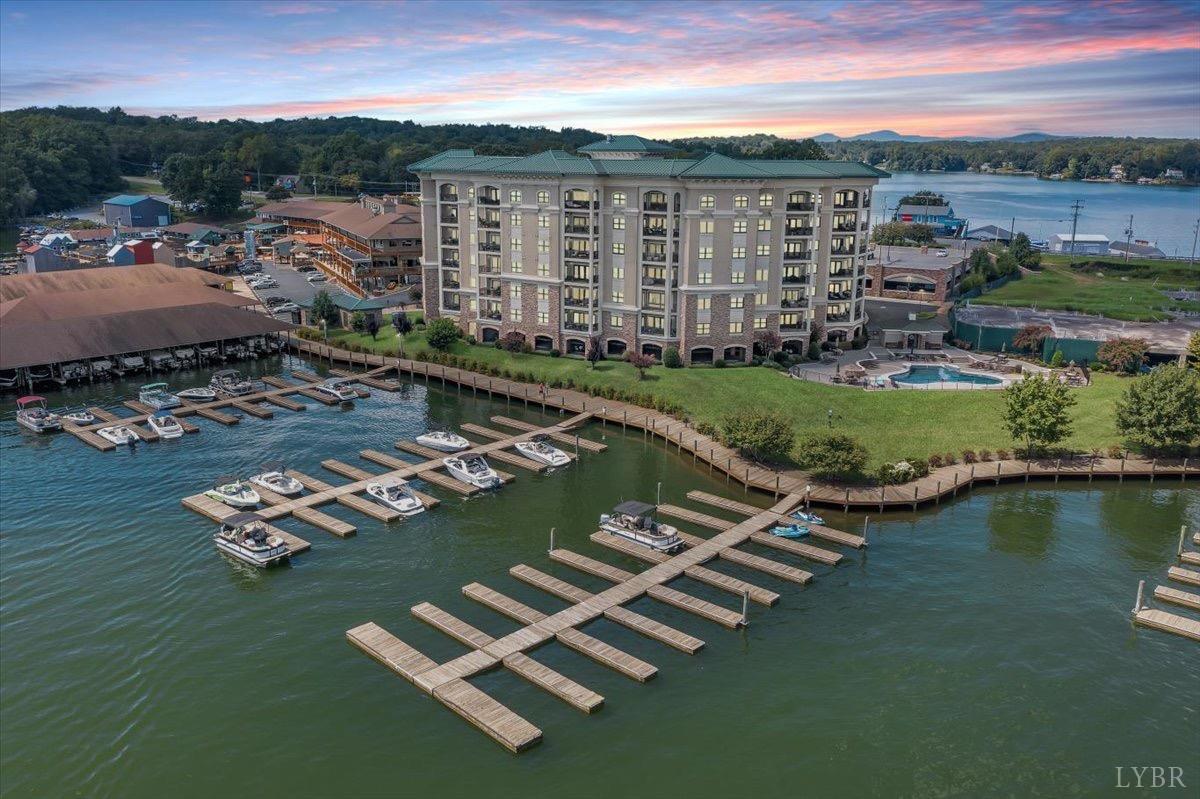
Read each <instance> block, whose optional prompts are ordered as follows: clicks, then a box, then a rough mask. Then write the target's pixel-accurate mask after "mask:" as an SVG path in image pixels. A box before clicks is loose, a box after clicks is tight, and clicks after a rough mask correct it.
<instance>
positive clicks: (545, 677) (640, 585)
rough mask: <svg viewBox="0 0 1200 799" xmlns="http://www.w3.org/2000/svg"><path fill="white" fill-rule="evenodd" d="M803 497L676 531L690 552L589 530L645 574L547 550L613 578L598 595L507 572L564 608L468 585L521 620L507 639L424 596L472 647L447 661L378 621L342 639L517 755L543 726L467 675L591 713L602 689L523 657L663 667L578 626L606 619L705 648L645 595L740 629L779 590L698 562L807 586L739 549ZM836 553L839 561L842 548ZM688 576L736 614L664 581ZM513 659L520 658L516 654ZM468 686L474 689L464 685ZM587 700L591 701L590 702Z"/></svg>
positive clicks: (787, 570)
mask: <svg viewBox="0 0 1200 799" xmlns="http://www.w3.org/2000/svg"><path fill="white" fill-rule="evenodd" d="M709 496H712V495H709ZM717 499H720V498H717ZM802 499H803V497H800V496H798V495H788V496H786V497H784V499H783V500H782V501H780V502H778V503H777V504H776V505H775V506H774V507H772V508H770V509H761V508H760V509H755V512H754V514H753V515H751V516H750V518H748V519H745V520H744V521H741V522H722V524H721V528H722V529H721V530H720V531H719V532H718V533H717V534H716V535H714V536H713V537H712V538H710V539H703V538H699V537H697V536H692V535H688V534H686V533H680V535H681V537H682V538H683V539H684V540H685V543H686V545H687V548H686V549H685V550H684V551H682V552H680V553H679V554H676V555H668V554H665V553H663V552H658V551H656V550H654V549H651V548H649V547H646V546H642V545H639V544H637V543H634V542H633V541H631V540H629V539H627V538H622V537H620V536H616V535H613V534H611V533H608V532H604V531H599V532H597V533H595V534H593V535H592V540H593V541H594V542H596V543H598V544H601V545H602V546H605V547H608V548H609V549H612V550H615V551H617V552H619V553H621V554H622V555H624V556H628V557H631V558H635V559H637V560H641V561H644V562H647V563H649V564H650V566H649V568H647V569H646V570H645V571H642V572H640V573H633V572H630V571H626V570H625V569H622V568H619V567H617V566H613V565H611V564H608V563H605V562H603V561H599V560H595V559H593V558H589V557H587V556H586V555H581V554H578V553H575V552H571V551H569V550H565V549H561V548H558V549H551V550H550V551H549V552H548V553H547V556H548V558H549V559H550V560H551V561H553V562H555V563H558V564H561V565H563V566H566V567H569V568H572V569H576V570H578V571H581V572H584V573H586V574H589V575H592V576H594V577H599V578H601V579H604V580H607V581H608V582H610V583H612V584H613V585H612V586H611V587H609V588H607V589H604V590H602V591H600V592H598V593H592V592H590V591H586V590H584V589H582V588H579V587H577V586H575V585H572V584H571V583H569V582H567V581H566V580H563V579H560V578H559V577H556V576H554V575H551V574H547V573H545V572H542V571H539V570H538V569H536V568H534V567H532V566H529V565H527V564H523V563H522V564H518V565H516V566H513V567H512V568H511V569H510V570H509V573H510V575H511V576H512V577H513V578H515V579H517V580H519V581H520V582H522V583H524V584H526V585H528V586H532V587H534V588H537V589H539V590H541V591H543V592H545V593H547V594H549V595H551V596H553V597H557V598H558V599H560V600H563V601H565V602H569V603H571V604H570V606H569V607H567V608H565V609H563V610H560V611H558V612H554V613H548V612H543V611H541V610H538V609H536V608H534V607H530V606H529V605H526V604H525V603H523V602H519V601H517V600H516V599H513V598H511V597H509V596H506V595H505V594H503V593H501V592H500V591H497V590H495V589H494V588H491V587H489V586H485V585H482V584H480V583H471V584H469V585H466V586H464V587H463V589H462V593H463V595H464V596H465V597H467V598H468V599H471V600H473V601H475V602H478V603H480V604H482V605H484V606H485V607H488V608H490V609H491V610H493V611H495V612H497V613H499V614H501V615H504V616H507V617H509V618H511V619H514V620H516V621H518V622H519V623H521V624H523V625H525V626H524V627H522V628H521V629H519V630H516V631H515V632H512V633H510V634H508V635H506V636H503V637H501V638H493V637H492V636H490V635H488V634H486V633H484V632H482V631H481V630H479V629H477V628H475V627H473V626H471V625H469V624H467V623H466V622H463V621H461V620H459V619H457V618H455V617H454V616H452V615H451V614H449V613H447V612H446V611H444V610H442V609H440V608H438V607H436V606H434V605H433V604H431V603H429V602H422V603H420V604H418V605H416V606H415V607H413V609H412V613H413V615H414V616H416V617H417V618H418V619H420V620H422V621H424V622H426V623H428V624H430V625H432V626H433V627H435V628H436V629H438V630H441V631H442V632H444V633H445V634H447V635H449V636H450V637H452V638H454V639H455V640H456V641H458V642H459V643H461V644H463V645H464V646H466V647H469V648H470V649H471V651H470V652H468V653H467V654H465V655H461V656H459V657H456V658H453V659H451V660H449V661H447V662H445V663H441V664H438V663H436V662H435V661H434V660H433V659H431V658H429V657H426V656H425V655H423V654H421V653H420V652H419V651H417V650H416V649H414V648H413V647H411V646H409V645H408V644H406V643H404V642H403V641H401V640H400V639H399V638H397V637H396V636H394V635H392V634H391V633H389V632H387V631H386V630H384V629H383V628H382V627H380V626H379V625H378V624H376V623H374V622H368V623H366V624H363V625H360V626H358V627H355V628H353V629H351V630H348V631H347V632H346V638H347V640H348V641H349V642H350V643H351V644H353V645H354V646H356V647H358V648H359V649H361V650H363V651H364V652H366V653H367V654H368V655H370V656H371V657H373V658H375V659H376V660H378V661H379V662H381V663H383V664H384V665H386V666H388V667H389V668H391V669H392V670H393V671H395V672H396V673H398V674H400V675H401V676H403V677H404V678H405V679H406V680H408V681H409V682H411V683H413V684H414V685H416V686H417V687H418V688H420V689H421V690H423V691H425V692H426V693H428V694H430V695H431V696H433V698H435V699H437V700H438V701H439V702H441V703H442V704H444V705H446V706H447V707H448V708H450V709H451V710H452V711H454V712H455V713H456V714H458V715H459V716H461V717H462V718H464V719H466V720H467V721H468V722H470V723H471V724H472V725H474V726H475V727H477V728H479V729H480V730H481V731H483V732H484V733H485V734H487V735H488V736H489V737H491V738H492V739H493V740H495V741H496V742H498V743H499V744H500V745H502V746H504V747H505V748H506V749H508V750H509V751H511V752H514V753H517V752H521V751H524V750H525V749H527V748H528V747H530V746H532V745H533V744H535V743H537V742H538V741H540V740H541V738H542V732H541V730H540V729H538V728H537V727H536V726H534V725H533V724H531V723H530V722H529V721H527V720H526V719H525V718H523V717H522V716H521V715H519V714H518V713H516V712H515V711H513V710H511V709H509V708H507V707H506V706H504V705H502V704H500V703H499V702H498V701H496V700H495V699H493V698H491V697H489V696H488V695H487V694H485V693H483V692H481V691H479V690H478V689H476V688H473V687H471V686H469V683H467V682H466V681H467V680H468V679H469V678H470V677H472V676H474V675H477V674H480V673H482V672H485V671H488V670H491V669H494V668H498V667H500V666H503V667H505V668H508V669H509V670H511V671H514V672H515V673H517V674H519V675H520V676H522V677H524V678H525V679H528V680H529V681H530V682H532V683H534V684H535V685H538V686H539V687H541V688H543V689H544V690H546V691H547V692H549V693H550V694H551V695H553V696H556V697H558V698H559V699H561V700H563V701H564V702H566V703H568V704H570V705H571V706H573V707H576V708H578V709H581V710H587V711H589V712H590V710H591V709H594V707H598V706H599V703H600V701H602V698H601V697H600V696H599V694H596V693H595V692H593V691H591V690H589V689H587V688H585V687H584V686H581V685H579V684H578V683H576V682H574V681H573V680H571V679H570V678H569V677H568V676H564V675H561V674H558V673H557V672H554V671H550V670H548V669H546V670H545V671H543V669H545V667H543V666H541V665H540V664H534V663H532V662H526V661H531V659H530V658H528V657H527V656H526V654H525V653H527V652H528V651H529V650H532V649H535V648H537V647H540V646H543V645H545V644H548V643H550V642H552V641H556V642H558V643H560V644H562V645H563V646H565V647H567V648H568V649H573V650H575V651H576V652H578V653H580V654H582V655H584V656H585V657H588V658H590V659H592V660H594V661H596V662H597V663H599V664H601V665H604V666H607V667H608V668H610V669H612V670H614V671H616V672H617V673H618V674H621V675H623V676H625V677H628V678H630V679H633V680H636V681H638V682H645V681H647V680H649V679H651V678H652V677H654V676H655V675H656V674H657V673H658V669H657V667H655V666H654V665H653V664H651V663H648V662H646V661H645V660H642V659H641V658H639V657H637V656H635V655H632V654H630V653H628V652H623V651H621V650H620V649H617V648H616V647H614V646H612V645H610V644H607V643H605V642H603V641H600V640H598V639H597V638H595V637H593V636H591V635H588V634H587V633H586V632H583V631H582V630H581V629H580V628H582V627H583V626H584V625H586V624H588V623H589V622H591V621H594V620H595V619H598V618H601V617H603V618H605V619H607V620H609V621H612V622H614V623H616V624H619V625H621V626H623V627H626V628H628V629H630V630H634V631H635V632H638V633H640V634H642V635H643V636H645V637H647V638H649V639H651V640H653V641H656V642H658V643H662V644H665V645H667V646H670V647H673V648H675V649H677V650H679V651H682V652H686V653H688V654H695V653H696V652H697V651H699V650H700V649H701V648H702V647H703V646H704V642H703V641H702V640H700V639H699V638H696V637H694V636H692V635H690V634H688V633H686V632H683V631H680V630H677V629H675V628H673V627H670V626H668V625H666V624H663V623H661V622H658V621H655V620H653V619H650V618H647V617H646V616H644V615H642V614H640V613H635V612H633V611H631V610H629V609H627V608H625V607H623V605H625V604H626V603H628V602H631V601H634V600H636V599H638V598H640V597H642V596H648V597H650V598H652V599H655V600H657V601H660V602H662V603H664V604H667V605H670V606H672V607H674V608H678V609H680V610H683V611H686V612H688V613H691V614H693V615H694V616H696V617H698V618H700V619H704V620H706V621H711V622H714V623H716V624H718V625H721V626H723V627H726V628H728V629H736V628H738V627H741V626H744V625H745V624H747V623H748V618H747V613H748V607H747V606H748V603H749V602H750V601H751V600H753V601H755V602H758V603H760V604H763V605H772V604H774V603H775V602H776V601H777V600H778V599H779V594H777V593H775V592H774V591H771V590H769V589H766V588H763V587H760V586H756V585H754V584H752V583H750V582H747V581H745V580H740V579H738V578H736V577H733V576H731V575H725V574H722V573H721V572H717V571H715V570H713V569H710V568H708V567H706V566H704V565H702V564H704V563H706V562H708V561H711V560H714V559H717V558H720V559H723V560H727V561H729V562H731V563H735V564H737V565H738V566H740V567H742V568H745V569H749V570H753V571H758V572H760V573H763V574H765V575H768V576H771V577H774V578H776V579H779V580H782V581H785V582H788V583H793V584H806V583H808V582H809V581H810V580H811V579H812V574H810V573H808V572H805V571H803V570H801V569H798V568H796V567H794V566H790V565H788V564H785V563H779V562H777V561H773V560H770V559H768V558H764V557H761V556H759V555H754V554H752V553H749V552H744V551H741V550H739V549H737V547H739V546H742V545H744V544H746V543H748V542H751V541H752V540H753V536H754V535H755V534H758V533H761V532H763V531H764V530H765V529H768V528H769V527H770V526H772V525H774V524H776V522H777V520H778V518H779V516H780V514H782V513H786V512H787V511H789V510H790V509H791V508H794V507H795V506H796V505H798V504H799V502H800V501H802ZM667 507H668V506H661V507H659V508H657V509H656V508H655V506H653V505H649V504H647V503H642V502H626V503H622V504H621V505H619V506H618V507H617V508H616V511H617V512H619V513H629V514H636V515H638V516H648V515H650V514H652V513H653V512H654V511H655V510H660V511H664V512H665V511H666V508H667ZM746 507H750V506H746ZM678 510H680V511H683V510H686V509H682V508H681V509H678ZM698 515H699V516H701V517H703V516H704V514H698ZM708 518H710V519H711V518H714V517H708ZM701 526H704V525H701ZM793 554H795V553H793ZM837 554H839V559H840V553H837ZM836 562H837V561H836V560H835V561H833V563H836ZM829 565H832V564H829ZM684 576H686V577H690V578H692V579H695V580H697V581H699V582H703V583H706V584H708V585H710V586H713V587H715V588H718V589H720V590H724V591H728V592H729V593H732V594H734V595H738V596H740V598H741V600H742V603H741V610H740V612H739V611H737V610H733V609H730V608H726V607H723V606H721V605H718V604H716V603H713V602H709V601H707V600H705V599H701V598H699V597H696V596H692V595H690V594H687V593H685V592H683V591H680V590H678V589H676V588H672V587H669V586H668V585H667V583H670V582H672V581H673V580H676V579H677V578H679V577H684ZM517 657H521V658H524V660H514V658H517ZM546 672H549V673H548V674H547V673H546ZM468 688H469V689H470V690H467V689H468ZM589 703H594V704H592V705H591V706H588V705H589Z"/></svg>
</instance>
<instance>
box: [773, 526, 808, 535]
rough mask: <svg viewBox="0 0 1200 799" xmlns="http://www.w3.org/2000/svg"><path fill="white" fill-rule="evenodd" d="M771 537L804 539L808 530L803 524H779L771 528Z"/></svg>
mask: <svg viewBox="0 0 1200 799" xmlns="http://www.w3.org/2000/svg"><path fill="white" fill-rule="evenodd" d="M771 535H773V536H777V537H779V538H804V537H805V536H807V535H808V528H807V527H805V526H804V525H802V524H777V525H775V526H774V527H772V528H771Z"/></svg>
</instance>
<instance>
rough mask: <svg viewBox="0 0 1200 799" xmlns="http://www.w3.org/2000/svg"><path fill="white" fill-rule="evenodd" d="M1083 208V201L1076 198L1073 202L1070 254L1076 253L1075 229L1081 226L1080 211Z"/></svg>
mask: <svg viewBox="0 0 1200 799" xmlns="http://www.w3.org/2000/svg"><path fill="white" fill-rule="evenodd" d="M1082 208H1083V202H1082V201H1080V200H1076V201H1075V202H1073V203H1071V250H1070V254H1071V255H1072V256H1073V255H1075V230H1076V228H1077V227H1078V226H1079V211H1080V209H1082Z"/></svg>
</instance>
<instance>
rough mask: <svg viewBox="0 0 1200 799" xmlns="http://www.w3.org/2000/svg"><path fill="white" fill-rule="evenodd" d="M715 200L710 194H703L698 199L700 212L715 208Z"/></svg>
mask: <svg viewBox="0 0 1200 799" xmlns="http://www.w3.org/2000/svg"><path fill="white" fill-rule="evenodd" d="M716 204H717V200H716V198H715V197H713V196H712V195H711V194H705V195H703V196H701V197H700V210H702V211H711V210H712V209H713V208H714V207H716Z"/></svg>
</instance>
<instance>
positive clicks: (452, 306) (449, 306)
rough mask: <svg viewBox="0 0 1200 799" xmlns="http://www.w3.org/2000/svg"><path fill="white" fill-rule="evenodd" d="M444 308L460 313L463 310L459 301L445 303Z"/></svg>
mask: <svg viewBox="0 0 1200 799" xmlns="http://www.w3.org/2000/svg"><path fill="white" fill-rule="evenodd" d="M442 309H443V310H446V311H454V312H455V313H458V312H459V311H461V310H462V306H461V305H459V304H458V303H445V304H443V305H442Z"/></svg>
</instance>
